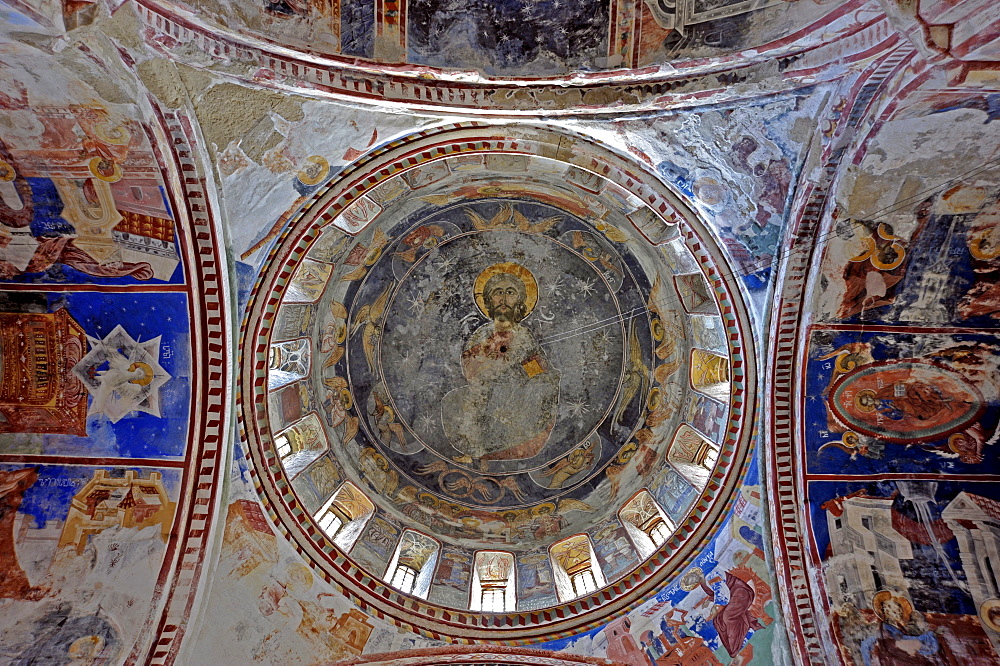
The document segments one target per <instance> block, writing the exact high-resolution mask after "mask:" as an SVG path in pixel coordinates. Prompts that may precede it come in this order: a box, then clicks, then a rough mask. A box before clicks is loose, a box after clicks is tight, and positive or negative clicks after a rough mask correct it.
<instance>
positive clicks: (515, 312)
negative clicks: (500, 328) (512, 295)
mask: <svg viewBox="0 0 1000 666" xmlns="http://www.w3.org/2000/svg"><path fill="white" fill-rule="evenodd" d="M523 310H524V308H522V307H520V306H514V307H510V306H509V305H497V306H495V307H493V308H490V319H492V320H493V321H502V322H504V323H507V324H516V323H518V322H520V321H521V320H522V319H524V317H523V316H521V313H522V312H523Z"/></svg>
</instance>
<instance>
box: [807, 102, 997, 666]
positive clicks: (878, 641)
mask: <svg viewBox="0 0 1000 666" xmlns="http://www.w3.org/2000/svg"><path fill="white" fill-rule="evenodd" d="M945 99H946V100H947V105H944V101H945ZM991 120H992V117H991V115H990V113H989V111H988V99H987V98H984V96H981V95H976V94H967V95H964V96H963V95H958V94H957V93H950V94H948V95H943V94H942V95H940V96H938V97H935V96H933V95H920V96H918V97H917V99H916V101H915V102H914V103H912V104H911V105H908V106H907V105H904V106H903V108H902V109H901V111H900V112H899V113H898V115H897V116H896V117H894V118H893V119H892V120H891V121H889V122H887V123H886V124H885V125H884V126H883V127H882V128H881V130H880V131H879V133H878V134H876V135H875V136H874V137H873V138H872V139H871V141H870V143H869V144H868V145H867V147H866V148H865V149H863V150H862V152H861V153H860V154H859V155H858V156H857V157H856V159H855V164H854V165H853V166H852V167H851V169H850V170H849V171H847V172H846V174H845V177H844V180H843V182H842V183H841V189H840V190H839V191H838V193H837V198H836V202H837V205H836V208H835V209H834V211H833V219H832V221H831V228H830V232H829V233H828V234H827V235H826V237H825V238H824V240H825V248H824V250H823V254H822V263H821V264H820V266H819V271H818V275H817V289H816V292H815V293H814V295H813V299H814V300H813V303H814V305H815V307H814V308H813V318H812V322H813V323H812V325H811V326H810V329H809V334H808V346H807V348H806V349H804V350H803V357H802V358H803V363H804V368H805V372H804V380H803V384H802V388H803V390H804V393H805V395H806V400H805V402H804V404H803V406H802V408H801V414H802V416H803V418H804V423H805V438H804V442H803V449H804V451H803V453H804V460H805V473H806V480H807V484H808V503H809V510H810V515H811V529H812V538H813V547H814V549H815V553H816V556H817V558H818V559H819V560H820V561H821V562H822V566H823V570H822V575H823V583H824V587H825V599H824V600H825V601H827V603H828V608H829V610H830V612H831V614H830V629H831V632H832V634H833V636H834V637H835V638H836V640H837V641H838V643H839V657H840V659H841V660H842V662H843V663H845V664H854V665H857V666H860V665H861V664H873V663H907V664H942V663H956V662H963V663H969V664H993V663H996V661H997V659H998V658H1000V625H998V623H997V614H998V612H1000V611H998V610H997V609H998V608H1000V588H998V586H997V579H996V575H995V573H994V572H993V564H992V558H993V555H992V553H993V552H995V551H994V549H995V548H996V544H995V542H996V539H997V536H996V534H995V532H996V528H995V522H996V519H997V518H996V517H997V506H998V503H997V502H998V498H997V497H996V492H995V490H994V487H995V485H996V484H995V482H993V481H990V480H989V479H990V478H992V475H993V474H994V473H995V471H996V468H997V462H998V461H997V453H996V450H995V443H996V440H997V427H998V422H1000V412H998V386H997V383H996V378H997V376H998V368H997V365H998V363H1000V348H998V336H997V334H996V328H997V314H996V313H997V312H998V311H1000V301H998V300H997V293H998V292H997V288H996V283H997V278H998V265H997V264H996V261H995V259H996V257H995V256H994V255H998V256H1000V253H998V252H996V251H995V250H994V246H995V245H996V242H995V236H996V232H997V229H998V228H1000V227H998V225H997V221H998V220H1000V217H998V211H997V197H998V192H997V189H996V173H997V172H996V167H995V162H996V158H997V142H996V140H995V139H996V136H997V130H996V126H995V125H994V124H993V123H992V122H990V121H991ZM973 128H974V129H973ZM932 139H933V140H932ZM887 476H888V477H889V478H885V477H887Z"/></svg>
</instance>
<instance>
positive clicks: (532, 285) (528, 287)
mask: <svg viewBox="0 0 1000 666" xmlns="http://www.w3.org/2000/svg"><path fill="white" fill-rule="evenodd" d="M500 273H506V274H508V275H512V276H514V277H516V278H517V279H518V280H520V281H521V284H523V285H524V316H525V317H527V316H528V315H529V314H531V311H532V310H534V309H535V304H536V303H537V302H538V282H536V281H535V276H534V275H532V274H531V271H529V270H528V269H527V268H525V267H524V266H522V265H521V264H515V263H514V262H513V261H504V262H502V263H499V264H493V265H492V266H490V267H489V268H487V269H486V270H484V271H483V272H482V273H480V274H479V277H477V278H476V284H475V286H474V287H473V291H474V293H475V297H476V306H477V307H478V308H479V311H480V312H482V313H483V315H484V316H486V317H487V318H488V317H489V314H488V309H487V307H486V299H485V298H484V297H483V289H485V288H486V283H487V282H489V279H490V278H491V277H493V276H494V275H499V274H500Z"/></svg>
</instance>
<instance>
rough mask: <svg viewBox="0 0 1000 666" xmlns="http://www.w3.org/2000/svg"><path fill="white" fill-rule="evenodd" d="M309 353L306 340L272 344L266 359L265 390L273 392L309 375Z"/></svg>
mask: <svg viewBox="0 0 1000 666" xmlns="http://www.w3.org/2000/svg"><path fill="white" fill-rule="evenodd" d="M310 352H311V348H310V346H309V340H308V339H307V338H298V339H296V340H286V341H284V342H276V343H274V344H272V345H271V351H270V358H269V359H268V371H267V388H268V389H269V390H273V389H276V388H279V387H281V386H284V385H285V384H289V383H291V382H294V381H295V380H297V379H302V378H303V377H306V376H307V375H308V374H309V363H310V356H311V353H310Z"/></svg>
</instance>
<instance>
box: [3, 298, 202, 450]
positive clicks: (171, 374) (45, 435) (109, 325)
mask: <svg viewBox="0 0 1000 666" xmlns="http://www.w3.org/2000/svg"><path fill="white" fill-rule="evenodd" d="M187 308H188V301H187V297H186V296H185V295H184V294H171V293H155V294H152V293H151V294H124V293H108V292H89V291H88V292H50V293H37V292H23V291H20V292H0V321H3V322H6V323H7V325H6V326H4V328H3V332H2V334H0V344H2V345H3V347H2V348H0V354H2V358H3V366H2V369H0V448H2V450H3V452H4V453H33V454H43V455H84V456H90V457H98V458H100V457H131V458H161V457H167V458H176V457H179V456H182V455H183V454H184V450H185V447H186V445H187V426H188V424H187V420H188V419H187V414H188V410H189V402H190V380H189V373H190V358H189V351H188V345H189V338H188V320H187V317H188V310H187ZM22 355H23V356H25V357H26V358H30V359H31V366H30V372H25V371H24V366H23V363H22V362H20V361H19V360H18V359H20V358H21V356H22ZM26 386H27V387H30V390H28V391H27V393H23V392H22V390H23V389H24V388H25V387H26Z"/></svg>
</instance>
